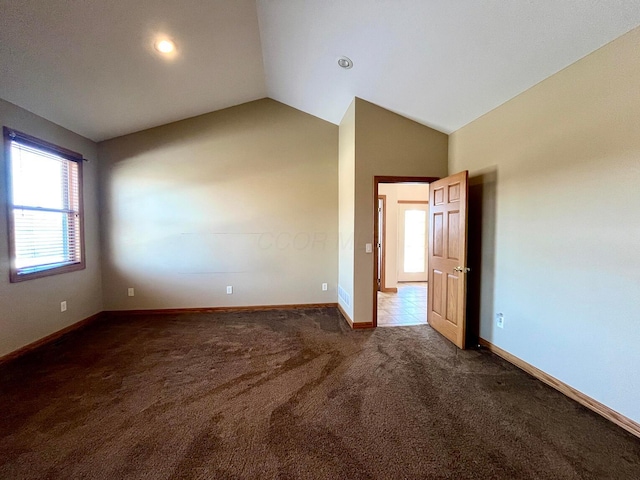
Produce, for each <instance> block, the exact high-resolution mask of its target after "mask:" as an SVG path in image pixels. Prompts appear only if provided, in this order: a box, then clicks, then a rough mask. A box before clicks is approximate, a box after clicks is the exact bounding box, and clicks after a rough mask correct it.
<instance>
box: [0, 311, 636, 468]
mask: <svg viewBox="0 0 640 480" xmlns="http://www.w3.org/2000/svg"><path fill="white" fill-rule="evenodd" d="M0 386H1V391H0V478H2V479H109V480H114V479H130V478H131V479H133V478H135V479H154V480H159V479H188V478H193V479H196V478H197V479H234V478H242V479H263V478H264V479H294V478H302V479H349V480H353V479H361V478H362V479H364V478H371V479H421V478H428V479H445V478H450V479H471V478H477V479H510V480H514V479H532V478H539V479H607V478H609V479H618V480H619V479H638V478H640V440H639V439H637V438H635V437H633V436H632V435H630V434H628V433H626V432H625V431H623V430H622V429H620V428H618V427H616V426H615V425H613V424H611V423H609V422H607V421H606V420H604V419H602V418H600V417H599V416H597V415H595V414H593V413H592V412H590V411H588V410H586V409H585V408H583V407H581V406H579V405H577V404H576V403H574V402H573V401H571V400H569V399H567V398H566V397H564V396H563V395H561V394H560V393H558V392H556V391H555V390H553V389H551V388H549V387H547V386H545V385H544V384H542V383H540V382H538V381H537V380H534V379H533V378H531V377H529V376H528V375H526V374H525V373H523V372H521V371H520V370H518V369H516V368H515V367H513V366H511V365H509V364H508V363H506V362H504V361H503V360H501V359H499V358H498V357H495V356H493V355H492V354H490V353H488V352H486V351H459V350H457V349H456V348H455V347H454V346H453V345H451V344H449V343H448V342H446V341H445V340H443V339H442V338H441V337H440V336H439V335H438V334H437V333H435V332H434V331H433V330H432V329H431V328H430V327H429V326H426V325H421V326H416V327H397V328H384V329H382V328H380V329H377V330H375V331H355V332H354V331H351V330H349V329H348V327H347V325H346V323H345V322H344V320H342V319H341V317H340V316H339V314H338V313H337V311H336V310H334V309H316V310H300V311H269V312H252V313H224V314H197V315H196V314H194V315H180V316H172V315H166V316H153V317H146V316H132V317H127V318H122V317H120V318H115V317H114V318H111V319H107V320H105V321H103V322H101V323H99V324H97V325H93V326H91V327H89V328H87V329H85V330H82V331H79V332H76V333H74V334H71V335H69V336H67V337H64V338H63V339H62V340H61V341H59V342H58V343H57V344H55V345H51V346H48V347H45V348H43V349H41V350H39V351H38V352H36V353H35V354H33V355H29V356H27V357H23V358H22V359H20V360H18V361H16V362H14V363H11V364H7V365H5V366H3V367H2V368H0Z"/></svg>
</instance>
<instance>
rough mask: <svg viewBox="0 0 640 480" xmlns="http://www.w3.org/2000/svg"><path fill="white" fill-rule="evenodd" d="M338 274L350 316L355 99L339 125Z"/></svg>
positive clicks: (351, 297)
mask: <svg viewBox="0 0 640 480" xmlns="http://www.w3.org/2000/svg"><path fill="white" fill-rule="evenodd" d="M339 136H340V150H339V159H338V161H339V165H340V166H339V194H338V197H339V201H338V204H339V206H338V209H339V212H338V215H339V218H340V227H339V255H340V258H339V267H338V269H339V278H338V284H339V285H340V287H341V288H342V290H343V292H344V295H343V296H340V295H338V302H339V303H340V306H341V307H342V308H343V310H344V311H345V313H346V314H347V315H349V317H350V319H353V301H352V299H353V229H354V227H355V216H354V215H355V175H356V101H355V100H354V101H353V102H351V105H349V108H348V109H347V112H346V113H345V114H344V117H343V118H342V121H341V122H340V129H339Z"/></svg>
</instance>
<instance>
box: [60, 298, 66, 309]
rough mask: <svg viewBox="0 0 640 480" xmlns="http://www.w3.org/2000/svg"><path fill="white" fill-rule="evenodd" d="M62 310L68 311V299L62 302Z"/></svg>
mask: <svg viewBox="0 0 640 480" xmlns="http://www.w3.org/2000/svg"><path fill="white" fill-rule="evenodd" d="M60 311H61V312H66V311H67V301H66V300H65V301H64V302H60Z"/></svg>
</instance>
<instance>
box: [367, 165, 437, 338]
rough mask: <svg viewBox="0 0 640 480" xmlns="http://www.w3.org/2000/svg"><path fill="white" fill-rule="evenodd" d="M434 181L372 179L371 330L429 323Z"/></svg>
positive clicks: (424, 178) (390, 178)
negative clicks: (430, 218)
mask: <svg viewBox="0 0 640 480" xmlns="http://www.w3.org/2000/svg"><path fill="white" fill-rule="evenodd" d="M435 180H437V178H434V177H374V190H375V200H376V202H375V206H376V211H375V216H374V223H375V225H374V236H375V245H376V247H377V248H376V250H375V251H376V258H375V261H374V270H375V274H374V306H373V307H374V308H373V324H374V326H406V325H420V324H426V323H427V285H428V284H427V275H428V273H427V258H428V255H427V228H428V208H429V205H428V200H429V183H431V182H433V181H435Z"/></svg>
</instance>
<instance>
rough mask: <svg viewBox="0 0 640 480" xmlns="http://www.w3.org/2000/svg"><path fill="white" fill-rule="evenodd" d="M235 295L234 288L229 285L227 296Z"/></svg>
mask: <svg viewBox="0 0 640 480" xmlns="http://www.w3.org/2000/svg"><path fill="white" fill-rule="evenodd" d="M232 293H233V287H232V286H231V285H227V295H231V294H232Z"/></svg>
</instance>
